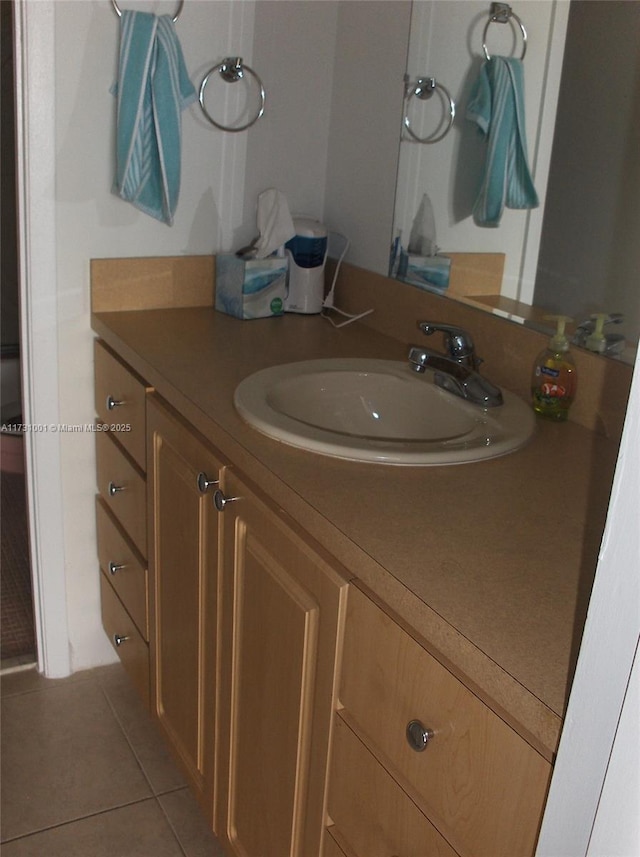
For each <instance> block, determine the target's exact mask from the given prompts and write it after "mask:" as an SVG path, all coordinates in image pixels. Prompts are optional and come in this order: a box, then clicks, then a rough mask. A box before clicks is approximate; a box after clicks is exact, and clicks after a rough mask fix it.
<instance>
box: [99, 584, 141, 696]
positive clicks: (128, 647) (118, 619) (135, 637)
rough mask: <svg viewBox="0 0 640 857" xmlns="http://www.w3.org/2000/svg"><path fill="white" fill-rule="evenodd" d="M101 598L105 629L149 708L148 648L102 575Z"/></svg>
mask: <svg viewBox="0 0 640 857" xmlns="http://www.w3.org/2000/svg"><path fill="white" fill-rule="evenodd" d="M100 597H101V602H102V626H103V628H104V630H105V631H106V633H107V636H108V637H109V640H110V641H111V645H112V646H113V647H114V649H115V650H116V652H117V654H118V657H119V658H120V660H121V661H122V665H123V666H124V668H125V670H126V671H127V673H128V675H129V677H130V679H131V681H132V682H133V684H134V685H135V687H136V689H137V691H138V693H139V694H140V696H141V698H142V700H143V702H144V704H145V705H146V707H147V708H149V648H148V646H147V644H146V643H145V641H144V640H143V639H142V637H141V636H140V634H139V633H138V629H137V628H136V626H135V624H134V622H133V619H132V618H131V617H130V616H129V614H128V613H127V611H126V610H125V609H124V607H123V606H122V604H121V602H120V599H119V598H118V596H117V595H116V593H115V592H114V590H113V589H112V587H111V585H110V583H109V581H108V580H107V578H106V576H105V575H104V573H102V572H101V573H100Z"/></svg>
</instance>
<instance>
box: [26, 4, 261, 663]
mask: <svg viewBox="0 0 640 857" xmlns="http://www.w3.org/2000/svg"><path fill="white" fill-rule="evenodd" d="M38 5H39V4H38ZM53 6H54V8H55V70H52V71H51V73H52V74H54V73H55V122H56V139H55V149H56V165H55V168H56V177H55V185H54V186H52V187H50V188H49V192H50V194H51V195H52V197H53V198H54V199H55V223H56V235H55V240H56V248H57V270H55V271H51V287H52V288H55V289H56V290H57V309H58V355H59V390H58V393H59V417H60V420H61V422H63V423H68V424H72V425H79V424H85V423H90V422H91V421H92V419H93V413H94V408H93V354H92V339H93V335H92V332H91V329H90V318H89V314H90V305H89V261H90V259H92V258H97V257H117V256H153V255H171V254H182V253H191V254H206V253H213V252H215V251H218V250H220V249H221V248H223V247H224V246H225V242H227V243H228V244H230V242H231V240H232V232H233V226H234V225H237V222H238V221H239V219H240V218H241V217H242V210H241V206H240V205H238V204H237V200H238V199H241V195H242V182H243V175H244V148H245V147H246V135H242V134H222V133H221V132H218V131H215V130H214V129H213V128H212V127H211V126H210V125H209V124H208V123H207V122H206V121H205V120H204V117H202V116H201V115H200V108H199V106H198V105H197V104H196V105H194V106H192V107H191V108H189V109H188V110H187V111H185V113H184V114H183V170H182V188H181V194H180V201H179V204H178V209H177V213H176V218H175V224H174V226H173V227H171V228H169V227H167V226H166V225H164V224H162V223H159V222H157V221H155V220H153V219H152V218H150V217H148V216H147V215H145V214H142V213H140V212H138V211H137V210H136V209H134V208H133V206H131V205H130V204H128V203H126V202H123V201H122V200H120V199H119V198H117V197H116V196H114V195H113V194H112V193H111V185H112V181H113V169H114V154H113V151H114V128H115V125H114V99H113V96H112V95H111V94H110V93H109V88H110V86H111V85H112V83H113V81H114V79H115V71H116V60H117V52H118V42H119V22H118V18H117V16H116V15H115V13H114V11H113V9H112V7H111V4H110V3H109V2H107V0H100V2H93V0H91V2H87V0H84V2H81V3H79V2H67V0H57V2H55V3H54V4H53ZM169 6H170V7H171V8H175V6H174V4H173V3H171V4H164V5H162V4H161V6H160V7H159V8H158V11H160V12H164V11H165V10H166V9H167V8H168V7H169ZM138 8H144V5H142V6H140V4H138ZM147 8H148V4H147ZM36 11H37V10H36ZM252 24H253V4H252V3H250V2H242V3H232V2H225V0H216V2H187V3H186V4H185V8H184V10H183V13H182V15H181V16H180V18H179V20H178V23H177V25H176V28H177V33H178V36H179V38H180V41H181V44H182V47H183V51H184V54H185V60H186V65H187V69H188V71H189V73H190V76H191V78H192V80H193V81H194V82H196V81H197V82H199V81H200V80H201V78H202V75H203V74H204V72H205V71H206V70H207V69H208V68H210V67H211V66H212V65H215V64H216V63H217V62H219V60H220V59H221V58H222V57H224V56H227V55H229V54H234V55H235V54H238V55H242V56H244V57H245V59H246V61H247V62H248V63H249V64H251V59H252V57H251V50H252V45H253V27H252ZM60 449H61V470H62V491H63V521H64V556H65V571H66V585H67V586H66V588H67V611H68V622H69V637H70V646H71V663H72V668H73V669H74V670H77V669H82V668H84V667H89V666H93V665H95V664H97V663H100V662H104V661H109V660H112V659H113V653H112V650H111V647H110V645H109V643H108V641H107V639H106V637H105V636H104V634H103V632H102V630H101V624H100V608H99V592H98V577H97V574H96V548H95V525H94V508H93V496H94V494H95V475H94V473H95V465H94V436H93V435H92V434H90V433H73V434H62V435H60Z"/></svg>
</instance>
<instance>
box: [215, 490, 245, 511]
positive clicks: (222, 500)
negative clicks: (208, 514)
mask: <svg viewBox="0 0 640 857" xmlns="http://www.w3.org/2000/svg"><path fill="white" fill-rule="evenodd" d="M239 499H240V498H239V497H225V496H224V494H223V493H222V491H220V489H218V490H217V491H216V493H215V494H214V495H213V505H214V506H215V507H216V509H217V510H218V512H224V508H225V506H226V505H227V503H235V502H236V500H239Z"/></svg>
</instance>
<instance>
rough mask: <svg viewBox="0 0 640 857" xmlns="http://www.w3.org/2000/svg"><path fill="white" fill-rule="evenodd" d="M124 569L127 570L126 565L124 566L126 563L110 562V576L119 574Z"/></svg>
mask: <svg viewBox="0 0 640 857" xmlns="http://www.w3.org/2000/svg"><path fill="white" fill-rule="evenodd" d="M123 568H126V565H124V563H121V562H120V563H118V562H110V563H109V574H117V573H118V572H119V571H122V569H123Z"/></svg>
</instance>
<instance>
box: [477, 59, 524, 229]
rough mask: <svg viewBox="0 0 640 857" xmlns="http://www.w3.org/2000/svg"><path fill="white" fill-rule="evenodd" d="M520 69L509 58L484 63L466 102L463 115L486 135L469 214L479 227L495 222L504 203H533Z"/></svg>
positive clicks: (515, 205)
mask: <svg viewBox="0 0 640 857" xmlns="http://www.w3.org/2000/svg"><path fill="white" fill-rule="evenodd" d="M524 117H525V114H524V70H523V67H522V62H521V61H520V60H519V59H514V58H512V57H498V56H494V57H491V59H489V60H487V62H485V63H483V66H482V68H481V70H480V75H479V77H478V80H477V81H476V83H475V85H474V88H473V90H472V93H471V97H470V99H469V103H468V105H467V119H470V120H471V121H472V122H475V123H476V124H477V125H478V126H479V128H480V130H481V131H482V133H483V134H484V135H485V136H486V137H487V151H486V156H485V165H484V174H483V176H482V184H481V187H480V192H479V194H478V198H477V199H476V203H475V205H474V207H473V217H474V220H475V222H476V223H477V224H478V225H479V226H499V225H500V219H501V217H502V212H503V211H504V208H505V206H506V207H507V208H537V206H538V205H539V202H538V195H537V193H536V189H535V187H534V185H533V179H532V178H531V172H530V170H529V165H528V163H527V138H526V131H525V118H524Z"/></svg>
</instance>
